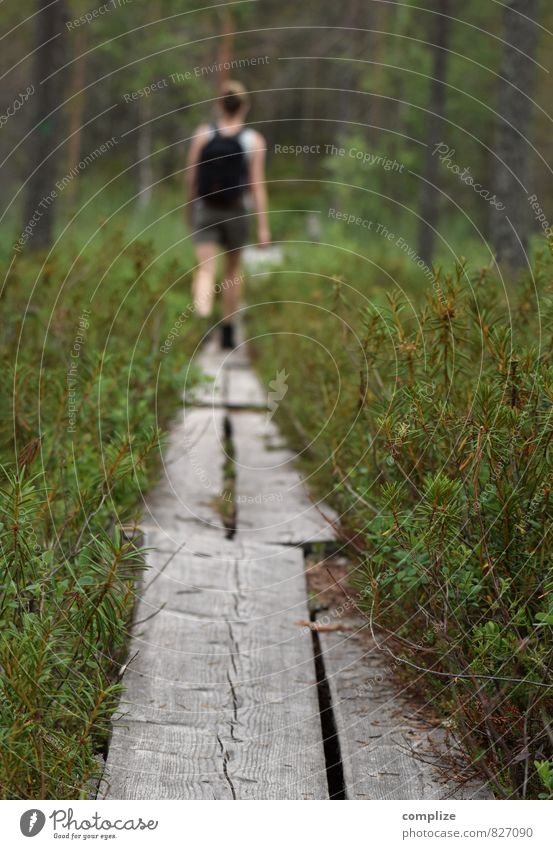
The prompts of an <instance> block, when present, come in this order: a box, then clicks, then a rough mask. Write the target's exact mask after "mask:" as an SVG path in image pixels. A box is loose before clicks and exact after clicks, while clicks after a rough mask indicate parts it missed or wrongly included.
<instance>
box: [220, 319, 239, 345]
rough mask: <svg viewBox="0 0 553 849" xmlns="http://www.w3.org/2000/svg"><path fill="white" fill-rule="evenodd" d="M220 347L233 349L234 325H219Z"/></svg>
mask: <svg viewBox="0 0 553 849" xmlns="http://www.w3.org/2000/svg"><path fill="white" fill-rule="evenodd" d="M221 347H222V348H223V350H224V351H233V350H234V348H235V347H236V345H235V344H234V327H233V326H232V324H222V325H221Z"/></svg>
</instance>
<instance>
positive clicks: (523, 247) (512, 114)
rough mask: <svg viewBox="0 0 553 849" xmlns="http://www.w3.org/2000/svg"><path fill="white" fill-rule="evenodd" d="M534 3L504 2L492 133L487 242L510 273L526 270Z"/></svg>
mask: <svg viewBox="0 0 553 849" xmlns="http://www.w3.org/2000/svg"><path fill="white" fill-rule="evenodd" d="M538 13H539V0H508V2H507V3H506V4H505V8H504V19H503V23H504V31H503V38H504V48H503V60H502V64H501V70H500V74H501V83H500V89H499V107H498V112H499V119H498V121H497V126H496V130H495V154H496V162H495V186H494V188H495V193H496V195H497V198H498V200H499V201H500V202H501V203H503V204H505V207H506V209H505V210H503V211H500V210H497V209H495V208H494V207H492V217H491V238H492V244H493V247H494V249H495V253H496V259H497V261H498V262H499V263H501V264H504V265H505V266H507V267H510V268H512V269H517V268H523V267H524V266H525V265H527V257H526V253H527V249H528V237H529V233H530V230H531V226H532V224H531V222H532V218H531V215H530V210H529V206H528V202H527V197H528V194H530V192H529V191H528V173H529V167H528V165H529V159H530V149H529V143H528V138H527V135H528V130H529V125H530V118H531V115H532V95H533V89H534V83H535V77H536V66H535V61H534V57H535V54H536V48H537V36H538V26H539V25H538V23H537V22H536V21H537V17H538Z"/></svg>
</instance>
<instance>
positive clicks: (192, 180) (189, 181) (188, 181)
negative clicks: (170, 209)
mask: <svg viewBox="0 0 553 849" xmlns="http://www.w3.org/2000/svg"><path fill="white" fill-rule="evenodd" d="M209 129H210V128H209V125H208V124H202V125H201V126H200V127H198V129H197V130H196V132H195V133H194V135H193V136H192V141H191V142H190V148H189V150H188V156H187V159H186V168H185V171H184V194H185V198H186V200H187V205H186V207H185V217H186V219H187V220H188V222H190V221H191V217H192V203H193V201H195V200H196V189H197V185H198V179H197V177H198V159H199V156H200V151H201V149H202V147H203V146H204V144H205V143H206V137H207V133H208V132H209Z"/></svg>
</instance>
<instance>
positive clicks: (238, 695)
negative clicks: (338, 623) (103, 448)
mask: <svg viewBox="0 0 553 849" xmlns="http://www.w3.org/2000/svg"><path fill="white" fill-rule="evenodd" d="M199 361H200V364H201V367H202V368H203V370H204V372H205V373H206V374H207V375H209V376H210V377H211V379H212V381H211V383H210V384H209V385H207V386H203V387H202V388H201V390H195V391H186V392H185V399H184V407H183V416H182V420H181V421H180V422H177V423H176V424H175V426H174V428H173V429H172V432H171V434H170V440H169V445H168V447H167V450H166V452H165V457H164V475H163V478H162V480H161V482H160V483H159V485H158V486H157V488H156V489H155V490H154V491H153V493H152V494H151V496H150V498H149V500H148V503H147V507H146V512H145V516H144V522H143V531H144V534H145V544H146V545H147V546H148V547H149V549H150V551H149V553H148V555H147V570H146V572H145V577H144V582H143V588H142V593H141V598H140V600H139V602H138V604H137V609H136V613H135V624H134V628H133V638H132V643H131V646H130V652H129V658H130V662H129V663H128V666H127V668H126V671H125V673H124V678H123V682H124V685H125V688H126V691H125V695H124V699H123V701H122V703H121V705H120V711H119V712H118V715H117V716H116V718H115V720H114V723H113V733H112V738H111V741H110V746H109V753H108V758H107V763H106V769H105V775H104V781H103V782H102V796H103V797H104V798H107V799H328V798H329V796H331V797H334V798H350V799H356V798H357V799H367V798H443V797H446V796H448V795H449V794H450V793H451V791H452V788H451V787H448V786H446V785H444V784H443V783H440V782H439V781H438V778H437V773H436V774H435V771H434V770H433V768H432V767H430V766H427V765H424V764H421V762H420V761H418V760H417V759H416V758H415V757H413V756H412V754H410V752H409V751H406V750H405V749H404V748H403V747H402V744H403V737H404V736H405V735H404V731H405V729H404V728H403V727H395V726H394V720H393V718H392V716H393V714H394V710H397V709H398V708H400V707H401V703H400V701H399V696H397V695H396V694H395V692H394V690H393V687H392V685H391V684H390V682H389V681H388V682H386V683H385V684H380V685H379V686H378V687H377V686H376V685H375V687H370V688H366V687H364V685H363V683H362V682H363V681H364V680H365V679H366V677H367V672H368V669H369V667H370V663H369V664H367V658H366V657H365V656H364V652H363V651H361V650H360V648H359V646H357V645H356V643H355V642H354V641H353V640H352V639H350V638H349V637H348V635H347V634H346V635H338V634H332V635H330V634H320V635H316V636H315V637H314V636H313V633H312V632H311V631H310V630H309V628H307V627H305V626H303V627H302V626H300V625H298V622H300V623H301V622H305V621H307V620H309V610H308V603H307V588H306V578H305V570H304V549H305V548H306V546H308V545H310V544H312V543H314V542H321V543H332V541H333V540H335V531H334V527H333V523H334V522H335V521H336V516H335V515H334V513H333V511H332V510H331V509H330V508H329V507H328V505H324V504H314V503H313V502H312V501H311V500H310V498H309V497H308V495H307V491H306V489H305V486H304V484H303V482H302V480H301V478H300V475H299V474H298V472H297V470H296V469H295V468H294V465H293V457H292V455H291V453H290V452H289V450H288V449H287V448H286V446H285V445H284V444H283V442H282V438H281V436H280V434H279V432H278V430H277V428H276V426H275V425H274V423H273V422H272V420H271V419H270V417H269V416H268V414H267V409H266V407H267V397H268V396H267V391H266V389H265V388H264V387H263V386H262V385H261V384H260V382H259V381H258V379H257V377H256V376H255V374H254V372H253V370H252V369H251V368H250V366H249V363H248V359H247V356H246V353H245V346H244V345H240V346H239V347H238V349H237V350H236V351H235V352H232V353H231V354H230V355H229V354H228V353H227V352H221V351H219V350H218V348H217V345H216V344H215V342H214V341H210V342H208V344H207V345H206V346H205V347H204V348H203V349H202V351H201V354H200V356H199ZM229 448H230V449H231V451H230V452H229ZM229 463H230V464H231V465H232V466H233V475H232V476H231V481H232V488H233V492H228V491H227V489H226V487H227V481H228V479H229V476H228V467H229ZM225 468H226V470H227V471H226V473H225ZM230 500H232V504H233V512H232V514H231V515H232V520H231V523H229V519H228V515H227V518H226V519H223V516H224V515H225V512H226V511H225V510H221V509H220V507H221V503H223V504H224V502H225V501H227V503H228V501H230ZM316 655H319V657H318V659H317V663H315V657H316ZM372 662H373V663H378V660H376V659H375V658H373V660H372ZM380 662H382V661H380ZM352 676H353V677H354V678H355V679H356V681H357V683H356V685H355V688H354V695H353V696H352V692H351V690H352V686H351V681H352ZM329 698H330V699H331V702H330V705H329V704H328V699H329ZM377 715H378V717H379V719H377V718H376V716H377ZM383 717H384V718H385V720H386V723H387V724H386V725H385V728H384V726H382V728H383V729H384V733H383V734H381V733H380V731H379V730H378V729H377V730H376V731H375V728H376V726H375V724H374V723H377V724H378V722H379V721H380V720H382V718H383ZM396 725H397V723H396ZM417 733H418V737H417V743H418V744H420V745H423V743H424V737H425V733H426V732H424V731H420V730H418V732H417ZM402 735H403V737H402ZM427 736H428V735H427ZM400 738H401V739H400ZM340 752H341V755H340ZM477 790H478V788H476V789H475V788H474V787H473V788H472V790H471V792H469V793H465V794H464V795H474V794H475V793H476V792H477ZM454 795H455V794H454ZM457 795H460V794H457Z"/></svg>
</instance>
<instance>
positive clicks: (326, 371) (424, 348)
mask: <svg viewBox="0 0 553 849" xmlns="http://www.w3.org/2000/svg"><path fill="white" fill-rule="evenodd" d="M346 269H347V271H348V272H349V268H347V266H346ZM291 276H292V275H291ZM353 279H354V277H353V276H350V280H353ZM551 280H552V277H551V266H550V264H548V263H546V262H545V261H544V260H543V259H540V261H539V263H538V266H537V268H536V274H535V284H536V289H534V288H533V285H534V282H531V283H529V284H528V285H526V284H524V285H519V286H518V288H517V291H516V293H515V295H514V296H513V299H512V301H507V300H506V299H505V296H504V294H503V293H502V290H501V289H500V287H499V285H498V283H497V282H496V281H494V280H492V279H490V278H489V276H488V274H487V272H486V271H483V272H479V273H478V274H475V275H473V276H472V279H470V281H469V276H468V274H467V272H466V270H465V269H464V268H463V267H459V268H458V269H457V273H456V274H455V275H452V276H444V275H441V274H438V275H437V277H436V280H435V282H434V284H433V285H432V286H430V287H428V291H427V293H426V301H425V303H422V304H420V305H419V306H415V305H414V303H413V301H412V300H410V299H408V297H407V296H406V295H402V296H399V295H396V294H395V293H392V294H389V295H385V294H384V293H383V292H382V291H378V290H370V289H361V287H359V286H357V287H354V286H353V285H349V284H347V283H346V282H345V280H344V279H342V280H335V281H334V282H332V281H326V282H325V281H324V279H323V280H322V281H321V279H319V280H316V279H315V277H314V276H313V275H295V276H292V281H291V283H290V287H291V288H295V298H294V303H281V304H279V305H278V308H277V310H276V311H275V312H274V315H273V316H272V317H271V318H270V319H269V317H268V315H267V313H266V312H265V311H264V310H263V307H262V304H263V302H264V300H267V299H268V297H269V291H270V290H272V291H273V293H275V291H276V289H275V281H276V278H273V279H272V280H271V281H269V282H268V283H267V284H266V286H265V287H261V289H259V290H258V291H256V292H255V298H256V299H257V300H258V302H259V306H258V307H256V308H254V309H252V311H251V323H252V325H253V326H252V328H251V331H252V335H253V336H254V337H255V335H256V333H258V332H259V331H260V329H261V327H263V329H264V332H265V336H264V337H263V338H260V341H259V342H258V354H259V362H260V364H261V368H262V370H263V371H264V373H265V374H266V375H268V374H270V373H274V370H275V368H279V369H281V368H285V369H286V372H287V373H288V375H289V378H288V383H289V391H288V393H287V396H286V398H285V399H284V401H283V402H282V404H281V407H280V409H279V414H280V417H281V422H282V424H283V427H284V428H285V429H286V430H287V431H288V433H289V434H290V436H291V437H292V438H293V439H294V441H295V447H296V448H297V450H298V451H300V452H302V456H303V461H304V463H305V465H306V470H307V471H308V472H309V473H310V474H311V477H310V480H311V481H312V482H313V483H314V485H315V486H316V487H317V490H318V495H319V496H321V495H323V496H325V497H326V498H329V499H330V500H332V501H333V503H334V505H335V506H336V507H337V508H338V510H339V511H340V513H341V516H342V522H343V526H344V534H345V538H346V539H349V540H351V543H352V545H353V547H354V549H355V550H356V552H357V555H358V559H359V567H358V568H357V569H356V570H355V572H354V574H353V580H354V583H355V585H356V587H357V588H358V590H359V592H360V599H361V601H360V605H361V608H362V609H363V611H364V612H365V614H366V616H367V617H368V619H370V621H371V622H372V624H373V626H374V627H376V628H378V627H384V628H385V629H386V630H387V632H388V633H390V632H393V633H394V634H395V639H396V640H397V646H398V648H396V649H395V652H396V653H397V654H398V655H399V656H400V657H401V658H402V660H403V661H404V663H405V666H406V669H408V670H409V669H411V670H413V669H414V670H415V672H416V675H417V678H418V679H419V682H420V680H421V676H422V680H423V681H424V685H425V688H426V692H427V694H429V695H430V696H431V697H432V698H433V699H435V700H436V702H437V703H438V704H439V705H440V707H441V711H442V713H443V714H446V715H449V716H450V720H449V721H448V727H449V728H450V729H451V730H452V731H453V733H454V734H455V736H456V738H457V740H458V741H459V742H460V743H461V744H462V746H463V747H464V748H465V750H466V751H467V752H468V754H469V756H470V760H471V762H472V763H473V764H474V765H475V766H476V767H477V768H478V769H480V770H481V772H482V773H483V775H484V777H485V779H486V780H487V781H488V782H489V783H490V785H491V786H492V789H493V790H494V791H495V793H496V794H497V795H499V796H506V797H512V796H519V797H532V796H533V797H536V796H538V795H539V794H540V792H543V787H544V785H545V786H546V787H547V788H548V789H550V772H549V771H548V767H546V766H539V767H538V765H537V762H538V761H539V762H540V763H542V762H545V761H547V759H548V758H549V757H550V756H551V737H550V731H549V723H550V719H551V705H552V702H551V695H552V690H553V687H552V686H551V671H552V666H553V646H552V640H551V626H552V624H553V608H552V606H551V604H552V602H551V590H552V587H553V571H552V567H551V563H552V562H553V549H552V531H553V506H552V502H551V490H552V482H553V452H552V450H551V443H552V439H553V359H552V353H551V345H550V339H549V337H550V327H551V326H552V321H553V308H552V299H551V293H552V291H553V285H552V283H551ZM400 281H401V278H400ZM278 285H279V286H282V283H281V281H280V279H278ZM284 285H286V284H284ZM375 291H376V294H375ZM405 291H406V292H407V293H408V294H409V295H410V294H411V293H412V292H413V291H414V290H413V287H412V286H409V285H408V286H407V287H406V289H405ZM280 292H281V293H282V290H280ZM286 295H287V292H286V289H285V291H284V292H283V293H282V297H283V300H286ZM371 296H372V301H371V302H369V298H370V297H371ZM417 300H420V298H417ZM319 305H321V306H323V305H324V309H320V308H319ZM267 321H270V326H269V327H267V324H266V323H267ZM271 330H272V331H274V332H275V334H276V333H278V332H279V331H280V332H282V331H283V330H285V331H286V332H287V335H286V336H285V337H284V338H285V339H286V345H284V344H282V339H283V337H282V336H277V335H274V336H271V335H270V331H271ZM268 331H269V332H268ZM535 762H536V763H535Z"/></svg>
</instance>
